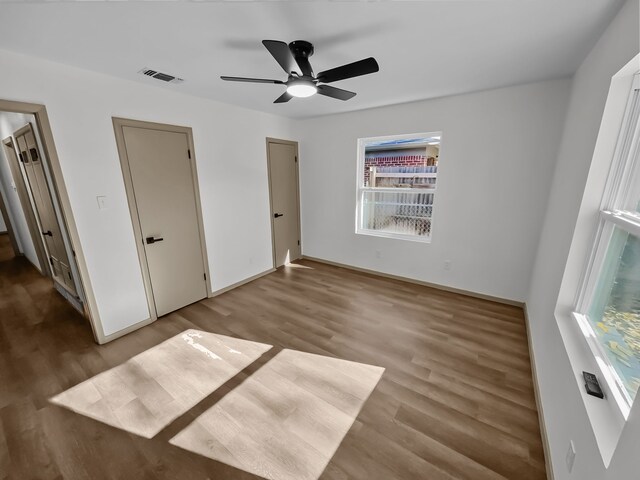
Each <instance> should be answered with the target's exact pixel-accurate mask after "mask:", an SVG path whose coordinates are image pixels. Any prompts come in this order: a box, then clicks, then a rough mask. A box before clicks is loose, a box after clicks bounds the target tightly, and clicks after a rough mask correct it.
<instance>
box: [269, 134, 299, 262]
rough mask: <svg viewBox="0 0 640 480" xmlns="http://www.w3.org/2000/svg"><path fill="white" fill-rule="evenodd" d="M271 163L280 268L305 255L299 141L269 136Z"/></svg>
mask: <svg viewBox="0 0 640 480" xmlns="http://www.w3.org/2000/svg"><path fill="white" fill-rule="evenodd" d="M267 166H268V173H269V199H270V204H271V238H272V243H273V266H274V267H275V268H278V267H281V266H282V265H286V264H287V263H290V262H292V261H294V260H297V259H298V258H300V257H301V256H302V247H301V245H300V238H301V237H300V191H299V180H298V178H299V174H298V143H297V142H292V141H289V140H278V139H275V138H267Z"/></svg>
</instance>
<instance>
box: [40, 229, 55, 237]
mask: <svg viewBox="0 0 640 480" xmlns="http://www.w3.org/2000/svg"><path fill="white" fill-rule="evenodd" d="M42 235H49V236H50V237H53V233H51V230H47V231H46V232H42Z"/></svg>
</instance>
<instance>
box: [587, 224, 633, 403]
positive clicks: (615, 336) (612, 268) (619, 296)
mask: <svg viewBox="0 0 640 480" xmlns="http://www.w3.org/2000/svg"><path fill="white" fill-rule="evenodd" d="M588 316H589V319H590V321H591V323H592V325H593V329H594V330H595V332H596V337H597V338H598V340H599V342H600V344H601V345H602V346H603V347H604V350H605V352H606V354H607V356H608V358H609V361H610V362H611V364H612V366H613V368H614V369H615V370H616V372H617V373H618V376H619V377H620V380H621V381H622V383H623V385H624V387H625V388H626V390H627V393H628V394H629V396H630V398H631V400H633V399H634V398H635V395H636V392H637V390H638V386H639V385H640V239H639V238H638V237H635V236H633V235H630V234H628V233H627V232H625V231H624V230H622V229H619V228H617V227H616V229H615V230H614V233H613V236H612V238H611V242H610V243H609V247H608V250H607V254H606V257H605V261H604V266H603V270H602V272H601V274H600V278H599V282H598V285H597V287H596V291H595V295H594V299H593V302H592V304H591V306H590V309H589V313H588Z"/></svg>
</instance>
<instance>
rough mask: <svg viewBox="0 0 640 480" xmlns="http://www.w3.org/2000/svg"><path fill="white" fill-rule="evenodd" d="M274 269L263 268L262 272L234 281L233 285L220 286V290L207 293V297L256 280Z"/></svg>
mask: <svg viewBox="0 0 640 480" xmlns="http://www.w3.org/2000/svg"><path fill="white" fill-rule="evenodd" d="M275 271H276V269H275V268H269V269H268V270H265V271H264V272H260V273H257V274H256V275H253V276H252V277H249V278H245V279H244V280H240V281H239V282H236V283H234V284H233V285H229V286H228V287H224V288H221V289H220V290H216V291H215V292H211V293H209V298H211V297H217V296H218V295H222V294H223V293H225V292H228V291H229V290H233V289H234V288H238V287H241V286H242V285H245V284H247V283H249V282H253V281H254V280H257V279H258V278H260V277H264V276H265V275H269V274H270V273H273V272H275Z"/></svg>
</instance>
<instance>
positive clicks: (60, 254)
mask: <svg viewBox="0 0 640 480" xmlns="http://www.w3.org/2000/svg"><path fill="white" fill-rule="evenodd" d="M14 135H15V137H16V143H17V144H18V151H19V152H20V160H21V161H22V164H23V165H24V171H25V173H26V175H27V183H28V185H29V189H30V190H31V196H32V197H33V202H34V204H35V213H36V216H37V218H38V223H39V224H40V229H41V232H40V233H41V235H42V238H43V239H44V242H45V245H46V248H47V253H48V255H49V262H50V264H51V271H52V273H53V277H54V279H56V280H57V281H58V282H59V283H61V284H63V285H65V286H66V287H67V289H68V290H70V291H71V292H72V293H73V294H75V293H76V287H75V283H74V281H73V277H72V275H71V268H70V267H69V265H70V263H69V256H68V255H67V250H66V247H65V245H64V240H63V239H62V232H61V231H62V229H61V228H60V224H59V223H58V218H57V217H56V213H55V209H54V207H53V199H52V194H51V190H50V189H49V183H48V182H47V177H46V175H45V172H44V166H43V164H42V152H40V149H39V148H38V144H37V143H36V139H35V135H34V133H33V128H32V127H31V125H27V126H26V127H23V128H21V129H20V130H18V131H17V132H16V133H15V134H14Z"/></svg>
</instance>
